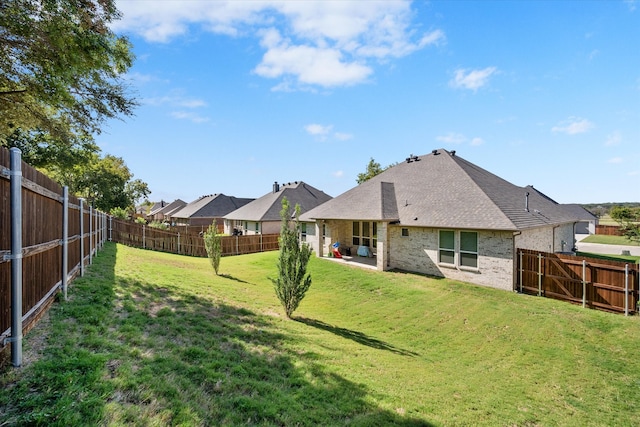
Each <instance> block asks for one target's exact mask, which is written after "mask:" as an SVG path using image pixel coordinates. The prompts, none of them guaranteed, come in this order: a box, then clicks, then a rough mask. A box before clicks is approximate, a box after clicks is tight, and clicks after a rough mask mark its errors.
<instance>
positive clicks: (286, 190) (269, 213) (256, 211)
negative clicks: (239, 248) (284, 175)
mask: <svg viewBox="0 0 640 427" xmlns="http://www.w3.org/2000/svg"><path fill="white" fill-rule="evenodd" d="M285 196H286V197H287V200H288V201H289V204H290V205H291V207H292V208H293V207H294V206H295V205H296V204H298V205H300V212H301V213H304V212H307V211H309V210H311V209H313V208H315V207H316V206H319V205H321V204H322V203H324V202H326V201H328V200H331V196H329V195H328V194H326V193H324V192H322V191H320V190H318V189H317V188H314V187H312V186H311V185H309V184H307V183H305V182H302V181H296V182H290V183H287V184H283V185H282V186H279V185H278V184H277V183H276V184H274V191H271V192H270V193H267V194H265V195H264V196H262V197H260V198H259V199H256V200H254V201H253V202H251V203H249V204H247V205H246V206H243V207H241V208H240V209H237V210H235V211H233V212H231V213H229V214H228V215H226V216H225V217H224V218H225V219H233V220H240V221H258V222H262V221H280V211H281V210H282V198H283V197H285Z"/></svg>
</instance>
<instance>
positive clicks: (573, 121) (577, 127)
mask: <svg viewBox="0 0 640 427" xmlns="http://www.w3.org/2000/svg"><path fill="white" fill-rule="evenodd" d="M594 127H595V125H594V124H593V123H591V122H590V121H589V120H587V119H583V118H581V117H569V118H568V119H567V120H564V121H562V122H560V123H558V124H557V125H556V126H554V127H552V128H551V132H557V133H566V134H567V135H577V134H579V133H585V132H588V131H590V130H591V129H593V128H594Z"/></svg>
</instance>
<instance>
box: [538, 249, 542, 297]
mask: <svg viewBox="0 0 640 427" xmlns="http://www.w3.org/2000/svg"><path fill="white" fill-rule="evenodd" d="M538 296H542V254H540V253H539V254H538Z"/></svg>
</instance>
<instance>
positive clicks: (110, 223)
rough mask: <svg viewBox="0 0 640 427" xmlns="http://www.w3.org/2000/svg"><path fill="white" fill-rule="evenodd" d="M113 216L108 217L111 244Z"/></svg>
mask: <svg viewBox="0 0 640 427" xmlns="http://www.w3.org/2000/svg"><path fill="white" fill-rule="evenodd" d="M112 233H113V216H111V215H109V241H110V242H111V241H112V240H113V239H112V238H113V236H112Z"/></svg>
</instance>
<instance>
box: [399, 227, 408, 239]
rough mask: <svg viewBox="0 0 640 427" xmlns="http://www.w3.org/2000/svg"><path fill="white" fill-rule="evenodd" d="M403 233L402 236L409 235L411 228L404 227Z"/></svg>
mask: <svg viewBox="0 0 640 427" xmlns="http://www.w3.org/2000/svg"><path fill="white" fill-rule="evenodd" d="M401 233H402V237H409V229H408V228H403V229H402V232H401Z"/></svg>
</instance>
